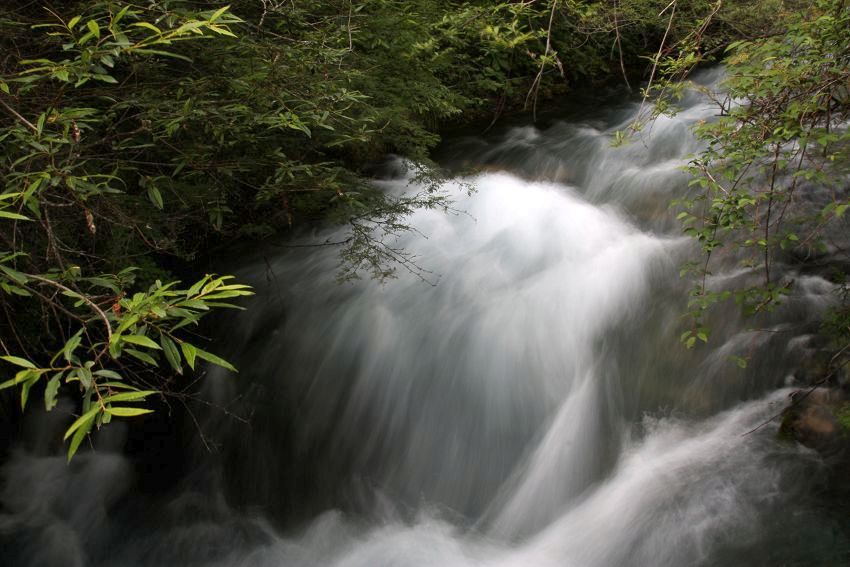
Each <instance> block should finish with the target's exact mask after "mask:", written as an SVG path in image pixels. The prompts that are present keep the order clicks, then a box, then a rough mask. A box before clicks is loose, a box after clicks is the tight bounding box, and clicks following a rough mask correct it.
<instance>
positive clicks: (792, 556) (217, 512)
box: [0, 71, 850, 567]
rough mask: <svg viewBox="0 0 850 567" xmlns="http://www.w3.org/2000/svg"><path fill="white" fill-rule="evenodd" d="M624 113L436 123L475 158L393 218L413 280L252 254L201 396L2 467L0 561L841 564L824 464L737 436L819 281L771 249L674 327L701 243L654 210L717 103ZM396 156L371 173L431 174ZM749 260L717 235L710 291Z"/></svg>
mask: <svg viewBox="0 0 850 567" xmlns="http://www.w3.org/2000/svg"><path fill="white" fill-rule="evenodd" d="M719 73H720V71H709V72H708V73H706V74H704V75H703V76H702V77H701V79H700V80H702V81H703V82H706V83H709V82H712V81H716V80H717V79H718V74H719ZM638 107H639V103H635V102H634V101H625V102H624V101H620V102H616V103H606V104H605V105H603V106H599V107H593V108H587V109H586V111H585V112H584V113H583V114H582V113H579V114H577V115H575V116H573V117H571V118H570V119H568V120H552V121H550V123H549V124H548V125H546V126H545V127H540V128H538V127H533V126H518V127H512V128H506V129H504V130H502V131H500V132H496V133H493V134H489V135H487V136H466V137H461V136H459V137H457V139H454V140H452V141H451V142H450V143H448V144H447V145H446V147H445V148H444V149H443V151H442V152H441V154H443V156H442V157H440V160H441V161H442V162H443V164H444V165H446V166H448V167H453V168H456V169H458V170H460V169H463V170H469V169H474V170H475V171H477V173H475V174H473V175H470V176H465V177H461V178H458V179H455V180H451V181H449V182H448V183H447V184H446V186H445V189H446V190H447V191H448V192H449V194H450V195H451V196H452V198H453V200H454V204H453V207H454V209H455V210H454V211H452V212H449V213H446V212H443V211H440V210H424V211H418V212H416V213H415V214H414V215H413V216H412V217H411V218H410V219H409V223H410V224H411V226H413V227H415V229H416V230H415V232H411V233H407V234H404V235H402V236H401V237H399V239H398V240H393V241H392V246H398V247H403V248H404V249H405V250H407V251H409V252H410V253H411V254H413V255H414V256H415V263H416V266H418V267H419V268H421V270H422V271H421V272H419V273H412V272H409V271H406V270H404V269H403V268H402V269H400V270H399V271H398V274H397V276H398V277H397V278H395V279H391V280H388V281H387V282H385V283H377V282H375V281H371V280H368V279H364V280H359V281H355V282H353V283H344V284H339V283H338V282H337V274H338V257H337V255H336V250H335V249H334V248H332V247H329V248H303V249H302V248H288V247H281V246H279V247H275V246H271V247H269V248H268V249H266V250H262V251H258V252H256V253H249V254H245V257H244V258H242V259H240V261H239V262H238V266H237V268H236V269H235V273H236V275H237V276H238V278H239V279H240V280H244V281H245V282H247V283H251V284H252V285H254V286H255V287H256V291H257V296H256V297H254V298H252V299H251V300H250V301H249V302H247V303H246V306H247V308H248V309H247V310H246V311H245V312H241V313H238V314H230V315H228V317H227V321H226V323H225V324H224V326H221V327H220V328H219V329H218V331H217V333H212V334H217V335H223V336H225V341H223V342H222V343H221V345H220V347H219V350H218V352H222V354H224V355H225V356H226V357H227V358H228V359H229V360H231V361H232V362H234V364H235V365H236V366H237V367H239V368H240V374H238V375H233V374H229V373H227V372H225V371H223V370H220V369H214V368H210V369H209V372H208V375H207V377H206V378H205V379H204V381H203V385H202V390H201V394H202V396H203V398H204V399H205V400H207V401H208V403H209V404H210V405H211V406H215V407H213V408H210V407H207V406H205V405H199V406H198V407H197V408H195V409H196V412H195V413H193V415H192V418H193V419H189V418H188V417H186V416H184V417H183V418H182V419H181V420H179V421H180V423H181V427H180V429H179V430H171V429H168V428H165V429H163V428H162V427H160V428H159V429H157V426H155V425H146V429H144V431H143V434H138V433H137V434H135V436H134V434H133V433H132V432H129V431H128V430H127V429H126V428H125V427H124V426H123V425H117V424H116V425H111V426H110V427H109V428H107V429H105V430H104V431H103V432H101V434H99V435H98V439H97V440H96V443H95V446H96V448H97V450H96V451H82V452H81V453H80V454H79V455H78V456H77V457H75V458H74V460H73V462H72V464H71V465H70V466H68V465H66V463H65V457H64V455H63V454H62V452H61V448H60V447H58V446H57V443H56V438H58V437H60V434H59V432H60V431H61V429H62V425H63V424H65V423H66V421H67V419H68V417H67V412H68V411H69V410H70V408H69V407H68V404H66V405H65V406H63V407H60V408H59V410H57V411H65V412H66V413H65V414H64V415H63V414H61V413H57V411H55V412H54V413H53V414H51V415H50V416H49V419H47V418H46V417H45V416H44V415H36V416H35V418H33V419H32V427H30V429H29V431H30V433H29V434H28V436H27V437H26V438H25V439H23V440H21V442H20V443H19V444H18V446H17V448H16V449H15V450H14V452H13V454H12V457H11V458H10V459H9V460H8V462H7V463H5V464H4V465H3V468H2V473H1V474H2V479H3V485H2V492H0V503H2V508H0V543H2V551H1V552H0V564H2V565H9V566H14V565H33V566H46V567H52V566H54V565H55V566H60V565H61V566H63V567H75V566H81V567H82V566H89V565H95V566H109V567H113V566H114V567H119V566H172V565H173V566H195V565H197V566H201V565H203V566H221V567H224V566H244V567H261V566H262V567H271V566H286V567H288V566H292V567H308V566H310V567H312V566H316V567H318V566H335V567H390V566H393V567H395V566H399V567H408V566H409V567H425V566H432V567H454V566H464V567H466V566H481V567H484V566H488V567H489V566H493V567H519V566H531V567H549V566H552V567H554V566H561V567H563V566H567V567H597V566H598V567H610V566H662V565H663V566H693V565H717V566H720V565H723V566H729V565H771V566H772V565H837V564H845V561H847V558H848V557H850V542H848V540H847V533H846V531H845V530H846V527H845V526H844V525H843V523H842V516H840V515H837V514H835V513H834V511H832V510H831V509H830V508H829V506H828V496H827V495H825V486H826V485H827V477H828V467H827V465H826V464H825V463H824V462H823V460H822V459H821V457H819V456H818V454H817V453H815V452H814V451H812V450H810V449H806V448H804V447H802V446H800V445H798V444H795V443H794V442H789V441H783V440H781V439H779V438H778V436H777V430H778V420H774V421H772V422H770V423H768V424H767V425H765V426H764V427H760V428H758V429H757V430H756V431H754V432H751V433H748V432H750V431H751V430H753V429H754V428H756V427H758V426H759V425H761V424H762V423H764V422H765V421H766V420H768V419H769V418H771V417H772V416H774V415H775V414H777V413H778V412H780V411H781V410H782V408H783V407H784V406H785V405H786V404H787V402H788V396H789V393H790V392H791V391H792V390H791V386H793V385H794V376H793V375H794V372H795V370H796V369H797V368H798V366H799V364H800V361H801V360H803V359H804V358H805V356H806V354H807V353H808V352H809V349H810V345H809V340H810V335H811V332H812V328H813V327H812V325H813V324H815V323H816V322H817V320H818V318H819V316H820V315H821V314H822V313H823V311H824V310H825V309H826V308H828V307H829V305H831V303H832V302H833V301H834V293H833V284H831V283H829V282H827V281H826V280H825V279H822V278H821V277H819V276H817V275H813V274H802V273H800V274H797V273H795V272H794V270H795V268H794V267H793V266H790V265H784V264H782V263H781V261H779V260H778V261H777V264H776V266H775V267H774V268H773V269H774V270H776V272H777V273H780V274H785V275H787V276H789V277H794V278H795V285H794V287H793V290H792V293H791V295H790V296H789V297H788V298H787V300H786V301H785V303H784V305H783V306H782V307H781V308H780V309H778V310H777V311H775V312H773V313H766V314H763V315H760V316H759V317H756V318H747V317H744V316H743V315H742V314H741V312H740V308H739V307H738V306H736V305H735V304H734V303H732V302H729V304H728V305H727V304H724V305H721V306H719V307H718V308H717V309H716V310H715V311H714V312H713V314H712V316H711V318H710V320H709V321H708V324H709V327H710V328H711V332H712V333H711V338H710V341H709V342H708V343H707V344H702V343H700V344H698V345H696V346H695V347H694V348H693V349H686V348H684V346H682V345H681V344H680V342H679V335H680V334H681V333H682V331H683V330H685V328H686V324H687V322H686V321H685V320H684V319H683V318H682V314H683V313H684V312H685V310H686V304H687V299H688V291H689V285H690V283H689V282H688V281H687V279H682V278H680V277H679V269H680V267H681V265H682V264H683V263H684V262H686V261H687V260H689V259H692V258H693V257H694V256H695V255H697V254H698V253H699V252H698V250H697V249H696V247H695V245H694V243H693V242H692V241H691V239H689V238H687V237H684V236H682V233H681V227H680V226H679V224H678V222H677V221H676V220H675V214H676V213H675V211H674V210H673V209H671V208H670V207H669V203H670V200H671V199H673V198H675V197H676V196H681V195H682V194H683V193H684V192H685V191H686V190H687V184H688V183H687V182H688V178H687V176H686V174H685V173H684V172H683V171H682V169H681V166H682V165H684V164H686V163H687V159H688V158H687V156H688V155H689V154H692V153H694V152H696V151H698V150H699V148H700V146H699V145H698V143H697V142H696V141H695V139H694V138H693V136H692V135H691V133H690V128H691V126H692V125H693V124H694V123H696V122H697V121H699V120H710V119H711V117H712V116H713V115H714V113H715V110H714V109H713V108H712V107H711V106H710V105H708V104H706V102H705V101H704V100H702V99H701V98H700V97H699V96H697V95H695V94H690V95H688V97H687V98H686V99H685V100H684V101H683V110H682V112H680V113H679V114H678V115H677V116H675V117H672V118H671V117H661V118H659V119H658V120H657V121H656V122H655V123H654V124H653V125H652V126H651V127H648V128H647V129H646V130H645V131H643V132H641V133H640V134H639V135H637V136H636V139H635V140H633V141H632V142H631V143H629V144H627V145H625V146H623V147H619V148H615V147H612V145H611V140H612V135H613V132H614V131H616V130H619V129H623V128H625V127H626V126H627V125H628V124H629V123H631V122H632V121H633V120H634V117H635V115H636V113H637V112H638ZM387 169H388V174H387V175H386V176H385V177H384V178H382V179H380V180H378V181H376V183H377V184H378V185H379V186H380V187H381V188H383V189H384V190H385V191H387V192H390V193H393V194H398V195H402V194H409V193H410V192H412V191H417V190H418V189H420V188H421V187H418V186H417V182H416V181H415V180H414V178H413V177H412V174H411V173H410V172H408V171H407V169H408V168H407V167H406V164H405V163H404V162H403V161H401V160H393V161H391V162H390V164H389V165H388V167H387ZM468 184H469V185H471V186H472V187H474V190H473V191H471V192H470V191H468ZM334 234H335V233H334V232H333V231H330V232H322V233H317V234H316V235H315V236H312V237H307V238H306V239H305V240H304V242H308V243H309V242H314V243H319V242H322V241H324V240H326V239H334ZM414 272H415V270H414ZM760 277H761V276H760V275H759V273H758V272H757V270H756V269H749V268H742V267H740V265H739V264H738V263H737V262H736V259H735V258H723V257H721V258H718V259H717V261H716V264H715V266H714V271H713V274H712V275H711V276H710V277H709V282H708V284H709V286H710V287H711V288H712V289H723V288H725V287H727V286H733V285H734V286H740V285H742V284H745V283H746V282H749V281H753V282H755V281H758V279H759V278H760ZM732 357H743V358H746V359H747V360H748V364H747V367H746V368H740V367H739V366H738V365H736V364H735V362H734V361H733V358H732ZM63 408H64V409H63ZM234 416H236V417H234ZM36 418H37V419H36ZM243 418H244V419H245V420H247V422H248V423H244V422H243V421H242V419H243ZM196 421H197V424H196V423H195V422H196ZM36 422H38V425H37V426H36V425H34V424H35V423H36ZM196 425H197V426H196ZM199 431H200V432H202V433H199ZM175 438H176V439H177V441H175V440H174V439H175ZM128 439H129V440H130V441H129V442H128ZM169 439H170V440H169ZM128 443H129V444H130V445H132V446H133V447H134V451H133V453H132V454H128V452H127V451H126V450H125V449H124V448H125V446H126V445H127V444H128ZM163 447H164V448H163ZM147 453H150V454H153V455H154V457H153V458H152V459H151V460H150V461H146V460H145V454H147ZM177 454H179V458H178V457H175V455H177ZM157 455H158V456H157ZM171 458H175V459H176V460H177V461H179V463H180V464H179V465H175V466H174V469H173V470H170V469H169V464H168V463H169V459H171ZM146 475H151V476H152V477H153V478H154V479H155V480H147V481H146V480H145V476H146ZM844 518H846V516H845V517H844ZM844 523H846V522H844Z"/></svg>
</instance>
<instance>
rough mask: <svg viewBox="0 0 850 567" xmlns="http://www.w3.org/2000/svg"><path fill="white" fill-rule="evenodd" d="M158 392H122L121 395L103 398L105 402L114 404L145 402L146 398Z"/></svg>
mask: <svg viewBox="0 0 850 567" xmlns="http://www.w3.org/2000/svg"><path fill="white" fill-rule="evenodd" d="M157 393H159V392H157V391H156V390H137V391H134V392H122V393H120V394H114V395H111V396H105V397H104V398H103V401H104V402H109V403H114V402H135V401H139V400H144V399H145V398H146V397H148V396H150V395H152V394H157Z"/></svg>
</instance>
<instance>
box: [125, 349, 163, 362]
mask: <svg viewBox="0 0 850 567" xmlns="http://www.w3.org/2000/svg"><path fill="white" fill-rule="evenodd" d="M124 352H126V353H127V354H129V355H130V356H132V357H133V358H136V359H138V360H141V361H142V362H144V363H145V364H150V365H151V366H157V367H158V366H159V363H158V362H157V361H156V359H154V358H153V357H152V356H151V355H149V354H147V353H144V352H140V351H138V350H136V349H132V348H125V349H124Z"/></svg>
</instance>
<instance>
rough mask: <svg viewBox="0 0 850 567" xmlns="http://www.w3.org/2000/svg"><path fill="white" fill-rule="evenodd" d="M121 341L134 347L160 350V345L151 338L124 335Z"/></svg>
mask: <svg viewBox="0 0 850 567" xmlns="http://www.w3.org/2000/svg"><path fill="white" fill-rule="evenodd" d="M121 340H123V341H124V342H126V343H133V344H134V345H139V346H143V347H145V348H152V349H156V350H160V348H159V345H158V344H156V343H155V342H153V340H152V339H151V338H150V337H146V336H144V335H122V336H121Z"/></svg>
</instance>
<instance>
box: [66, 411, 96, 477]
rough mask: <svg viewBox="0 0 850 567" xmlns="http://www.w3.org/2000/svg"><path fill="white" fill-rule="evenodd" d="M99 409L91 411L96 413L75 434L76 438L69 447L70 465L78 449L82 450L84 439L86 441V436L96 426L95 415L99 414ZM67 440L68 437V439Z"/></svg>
mask: <svg viewBox="0 0 850 567" xmlns="http://www.w3.org/2000/svg"><path fill="white" fill-rule="evenodd" d="M97 409H98V408H93V410H91V411H94V412H95V413H92V415H91V417H89V418H88V419H86V421H85V422H83V423H82V424H80V426H79V427H78V429H77V432H76V433H74V437H73V438H72V439H71V445H70V446H69V447H68V462H69V463H70V462H71V458H73V456H74V455H75V454H76V453H77V449H79V448H80V443H82V442H83V439H85V438H86V435H88V433H89V431H91V428H92V425H93V424H94V418H95V415H96V413H97ZM86 415H88V414H86ZM66 439H67V437H66Z"/></svg>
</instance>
